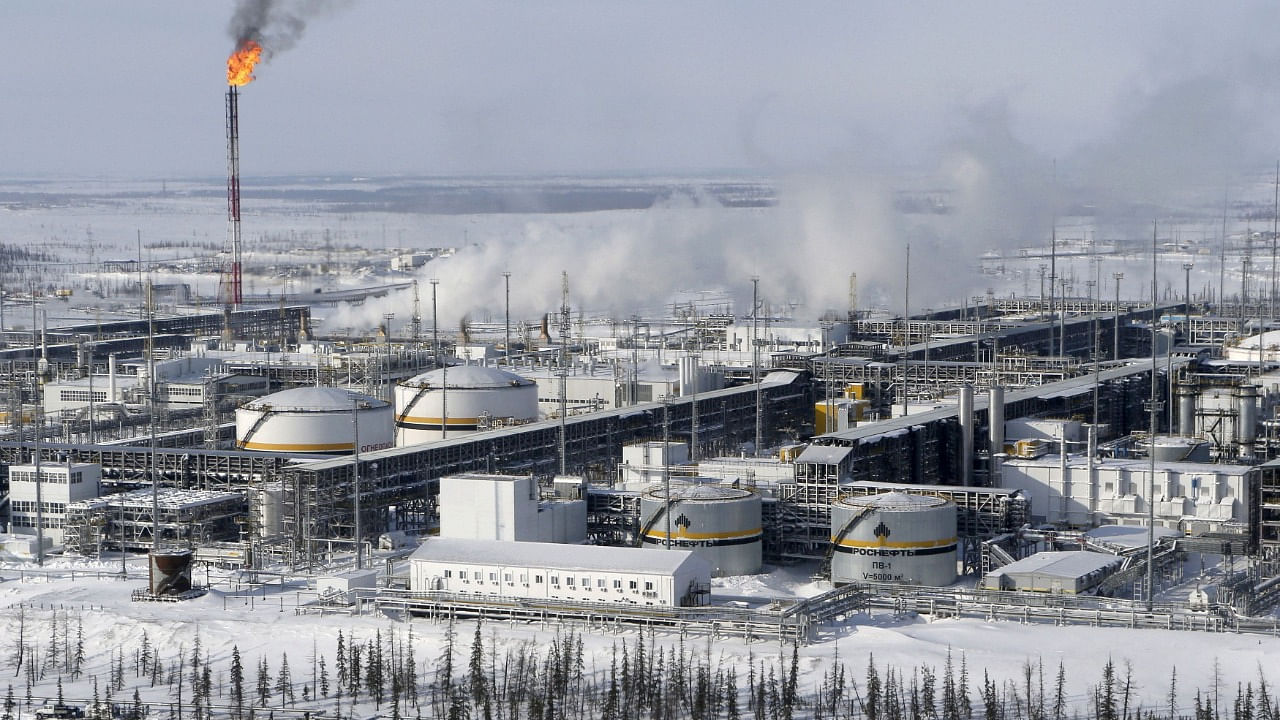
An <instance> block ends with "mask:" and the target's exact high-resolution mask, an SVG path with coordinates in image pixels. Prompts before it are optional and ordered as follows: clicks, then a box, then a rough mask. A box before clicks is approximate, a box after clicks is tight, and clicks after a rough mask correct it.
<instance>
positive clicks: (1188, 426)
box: [1178, 382, 1199, 437]
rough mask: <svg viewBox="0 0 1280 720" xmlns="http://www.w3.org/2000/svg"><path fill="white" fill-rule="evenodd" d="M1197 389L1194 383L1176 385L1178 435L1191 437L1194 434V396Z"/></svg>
mask: <svg viewBox="0 0 1280 720" xmlns="http://www.w3.org/2000/svg"><path fill="white" fill-rule="evenodd" d="M1198 394H1199V389H1198V388H1197V387H1196V386H1195V384H1194V383H1185V382H1184V383H1178V434H1179V435H1181V436H1183V437H1193V436H1194V435H1195V434H1196V395H1198Z"/></svg>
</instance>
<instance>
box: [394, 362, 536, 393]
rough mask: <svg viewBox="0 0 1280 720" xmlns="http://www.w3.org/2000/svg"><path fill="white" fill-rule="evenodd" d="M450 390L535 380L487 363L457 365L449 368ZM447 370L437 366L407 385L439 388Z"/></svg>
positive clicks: (474, 388)
mask: <svg viewBox="0 0 1280 720" xmlns="http://www.w3.org/2000/svg"><path fill="white" fill-rule="evenodd" d="M448 374H449V377H448V381H449V385H448V389H449V390H479V389H485V388H505V387H522V386H527V385H533V384H534V382H533V381H532V380H530V379H528V378H524V377H520V376H519V375H516V374H515V373H513V372H507V371H506V370H502V369H499V368H496V367H489V366H487V365H456V366H454V367H451V368H449V373H448ZM444 382H445V371H444V368H436V369H435V370H431V371H429V372H424V373H422V374H421V375H415V376H413V377H411V378H409V379H408V380H406V381H404V383H403V384H404V385H405V386H407V387H415V388H420V387H423V386H426V387H428V388H439V387H441V386H443V385H444Z"/></svg>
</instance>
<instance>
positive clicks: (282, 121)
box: [0, 0, 1280, 177]
mask: <svg viewBox="0 0 1280 720" xmlns="http://www.w3.org/2000/svg"><path fill="white" fill-rule="evenodd" d="M233 7H234V3H232V2H215V1H205V0H202V1H201V2H174V1H173V0H155V1H153V2H143V1H133V0H119V1H116V2H109V3H107V2H90V1H89V0H84V1H82V2H57V1H51V0H4V1H3V2H2V3H0V39H2V40H3V45H4V47H5V50H4V52H5V56H6V59H5V62H4V70H3V72H2V73H0V87H2V88H3V90H4V98H5V102H4V103H3V110H2V111H0V137H2V138H3V141H0V142H2V143H3V144H2V145H0V147H2V148H3V152H2V153H0V175H18V174H23V175H29V174H52V175H114V176H140V177H174V176H207V177H217V176H218V175H220V174H221V173H223V172H224V170H225V164H226V161H225V146H224V136H223V133H224V130H223V93H224V92H225V90H226V86H225V74H224V72H225V71H224V67H225V65H224V62H225V58H226V56H227V54H228V52H229V51H230V50H231V46H232V39H231V37H230V36H229V34H228V21H229V19H230V17H231V14H232V11H233ZM1277 21H1280V3H1271V2H1233V3H1221V4H1219V3H1174V2H1151V3H1137V2H1132V3H1114V2H1070V3H1062V2H1043V3H1041V2H981V3H957V2H913V3H898V2H849V1H847V0H845V1H841V2H780V1H779V2H749V1H744V0H702V1H695V2H689V1H688V0H684V1H680V2H635V3H627V4H624V3H620V2H604V1H601V0H583V1H581V2H551V1H546V2H543V1H536V0H531V1H529V2H506V3H489V2H478V1H475V0H465V1H461V0H460V1H457V2H448V3H441V2H425V1H424V0H352V1H351V2H346V3H342V4H340V5H339V6H338V7H336V8H334V9H332V10H330V11H327V12H323V13H319V14H316V15H315V16H313V17H311V18H310V21H309V24H308V27H307V29H306V33H305V35H304V37H302V38H301V40H300V41H299V42H298V44H297V46H296V47H294V48H293V49H290V50H288V51H285V52H281V53H279V54H277V55H276V56H275V57H273V58H271V60H270V61H269V62H268V63H267V64H266V65H265V66H263V67H262V68H261V69H260V71H259V72H258V79H257V80H256V81H255V82H254V83H252V84H250V85H249V86H247V87H245V88H244V89H243V92H242V95H241V101H240V110H241V137H242V155H243V160H242V170H243V173H244V174H245V175H246V176H251V175H257V176H262V175H272V174H285V173H296V172H350V173H360V174H377V173H411V174H490V173H521V174H524V173H579V172H591V173H613V172H682V173H689V172H702V171H709V170H719V169H745V170H749V171H762V172H778V171H796V170H800V171H808V170H822V169H825V168H829V167H844V166H856V167H860V168H875V169H882V168H894V169H902V168H909V167H912V166H914V165H916V164H924V165H927V164H929V163H930V162H931V160H930V158H934V157H937V156H939V154H940V148H943V147H945V146H947V145H948V144H949V143H952V142H955V141H956V139H957V138H964V137H966V136H972V135H973V134H975V133H977V134H994V135H995V136H998V137H999V138H1000V141H1001V142H1007V143H1010V144H1013V145H1020V146H1025V147H1027V148H1031V149H1032V150H1033V151H1034V152H1035V153H1036V154H1037V156H1045V157H1068V156H1072V155H1073V154H1085V155H1087V154H1088V153H1090V152H1092V153H1094V154H1095V155H1103V156H1106V155H1108V154H1109V153H1112V152H1115V148H1117V147H1119V146H1124V147H1127V146H1129V145H1131V144H1134V143H1138V144H1142V143H1144V142H1149V143H1150V144H1151V145H1152V147H1151V148H1148V149H1149V150H1150V155H1151V156H1159V155H1162V154H1164V153H1165V152H1167V151H1169V149H1170V148H1171V147H1174V146H1180V145H1187V144H1202V145H1203V147H1201V148H1199V149H1200V150H1202V151H1203V153H1193V154H1194V155H1196V157H1195V158H1194V160H1195V161H1196V162H1202V161H1203V160H1204V157H1202V156H1201V155H1217V154H1218V153H1220V152H1222V153H1228V154H1232V153H1235V154H1237V155H1241V156H1245V155H1248V154H1250V153H1254V152H1264V153H1266V154H1267V156H1266V157H1265V158H1261V159H1260V164H1262V165H1263V166H1265V165H1266V164H1267V163H1269V162H1271V160H1270V159H1268V158H1274V157H1275V154H1276V153H1277V150H1276V148H1275V144H1276V139H1277V132H1276V130H1275V129H1274V128H1273V127H1272V126H1280V123H1275V122H1272V121H1271V120H1270V119H1269V118H1271V117H1274V116H1275V113H1276V110H1277V104H1278V103H1277V102H1276V98H1277V95H1280V93H1277V92H1276V89H1277V86H1276V81H1275V80H1273V79H1272V76H1273V75H1280V62H1277V60H1278V59H1280V53H1278V52H1277V51H1276V50H1275V49H1273V47H1272V46H1273V45H1276V44H1277V43H1275V40H1274V34H1275V29H1276V27H1278V26H1280V22H1277ZM268 51H270V48H268ZM1236 159H1239V158H1238V157H1237V158H1236ZM1246 159H1247V158H1246ZM1140 164H1141V163H1140Z"/></svg>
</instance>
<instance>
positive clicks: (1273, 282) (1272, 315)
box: [1258, 160, 1280, 353]
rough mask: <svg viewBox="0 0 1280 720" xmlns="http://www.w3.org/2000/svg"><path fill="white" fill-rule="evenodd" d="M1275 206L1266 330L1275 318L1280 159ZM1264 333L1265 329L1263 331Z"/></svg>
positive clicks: (1259, 343) (1279, 211)
mask: <svg viewBox="0 0 1280 720" xmlns="http://www.w3.org/2000/svg"><path fill="white" fill-rule="evenodd" d="M1275 196H1276V198H1275V208H1274V210H1273V211H1272V213H1271V293H1270V295H1269V300H1270V303H1269V305H1268V308H1267V320H1268V321H1269V322H1268V323H1267V330H1270V329H1271V323H1272V322H1275V319H1276V234H1277V233H1280V160H1277V161H1276V192H1275ZM1264 333H1265V331H1264ZM1258 346H1259V347H1261V346H1262V338H1261V337H1259V338H1258ZM1259 353H1261V350H1259Z"/></svg>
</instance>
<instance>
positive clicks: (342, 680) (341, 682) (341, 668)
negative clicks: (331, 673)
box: [336, 630, 351, 688]
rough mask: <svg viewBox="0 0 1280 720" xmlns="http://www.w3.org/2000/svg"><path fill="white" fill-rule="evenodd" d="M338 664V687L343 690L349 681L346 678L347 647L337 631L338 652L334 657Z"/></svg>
mask: <svg viewBox="0 0 1280 720" xmlns="http://www.w3.org/2000/svg"><path fill="white" fill-rule="evenodd" d="M336 662H337V663H338V687H339V688H344V687H346V686H347V683H349V682H350V681H351V680H350V678H349V677H347V646H346V644H345V642H344V641H343V638H342V631H341V630H339V631H338V652H337V656H336Z"/></svg>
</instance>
